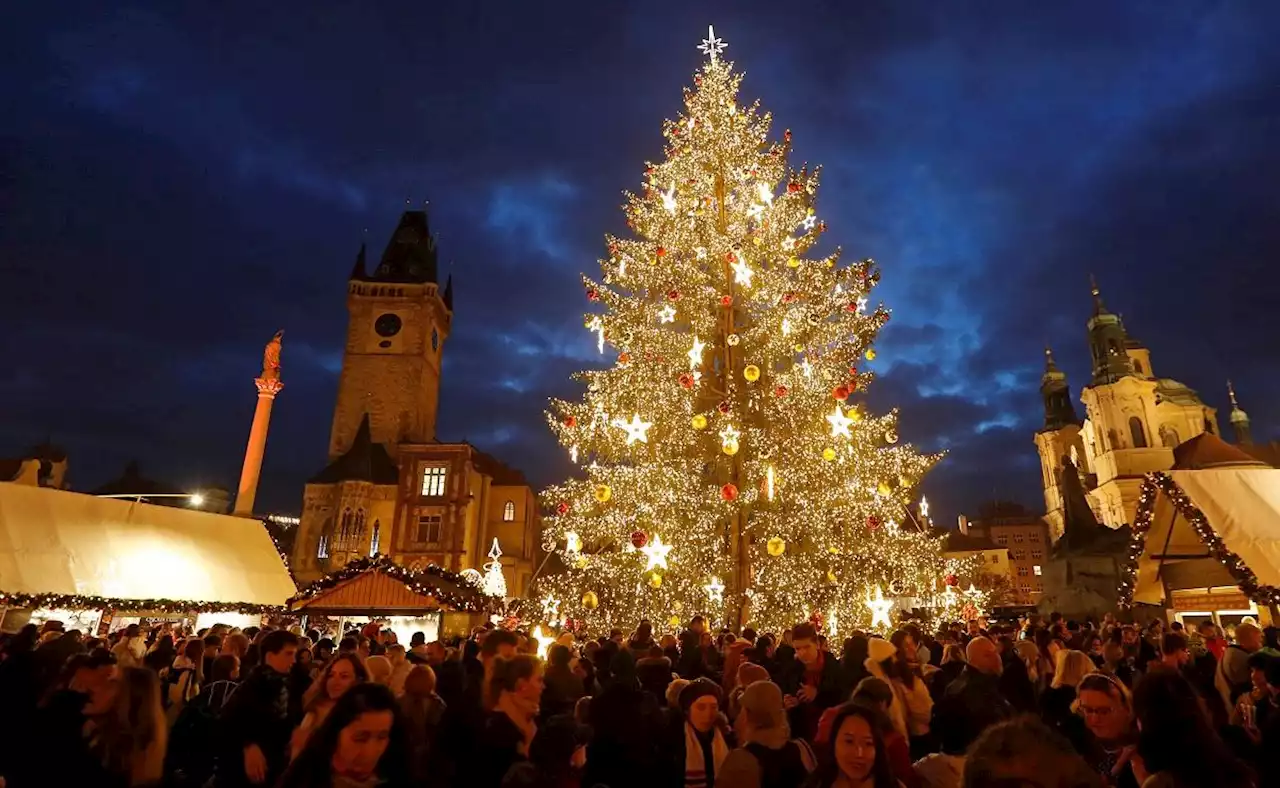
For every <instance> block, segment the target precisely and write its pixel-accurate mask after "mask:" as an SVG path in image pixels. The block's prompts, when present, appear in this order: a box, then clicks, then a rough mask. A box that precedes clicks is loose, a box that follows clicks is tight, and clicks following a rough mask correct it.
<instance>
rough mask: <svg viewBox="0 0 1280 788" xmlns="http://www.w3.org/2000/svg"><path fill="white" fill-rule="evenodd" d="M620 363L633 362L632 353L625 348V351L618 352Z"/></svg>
mask: <svg viewBox="0 0 1280 788" xmlns="http://www.w3.org/2000/svg"><path fill="white" fill-rule="evenodd" d="M618 363H619V364H629V363H631V354H630V353H628V352H627V351H625V350H624V351H622V352H621V353H619V354H618Z"/></svg>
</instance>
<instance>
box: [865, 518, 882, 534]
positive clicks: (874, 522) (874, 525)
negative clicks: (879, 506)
mask: <svg viewBox="0 0 1280 788" xmlns="http://www.w3.org/2000/svg"><path fill="white" fill-rule="evenodd" d="M867 527H868V528H870V529H871V530H872V531H877V530H879V529H880V518H879V517H876V516H875V515H874V514H873V515H871V516H870V517H868V518H867Z"/></svg>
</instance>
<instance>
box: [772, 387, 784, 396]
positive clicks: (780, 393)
mask: <svg viewBox="0 0 1280 788" xmlns="http://www.w3.org/2000/svg"><path fill="white" fill-rule="evenodd" d="M773 394H774V396H775V397H785V396H787V387H786V386H778V387H777V388H776V389H774V390H773Z"/></svg>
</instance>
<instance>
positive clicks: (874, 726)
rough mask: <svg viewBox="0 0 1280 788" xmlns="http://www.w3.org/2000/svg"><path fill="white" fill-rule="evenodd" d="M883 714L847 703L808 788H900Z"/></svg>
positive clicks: (838, 715) (833, 726)
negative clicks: (887, 747) (886, 744)
mask: <svg viewBox="0 0 1280 788" xmlns="http://www.w3.org/2000/svg"><path fill="white" fill-rule="evenodd" d="M879 717H880V713H879V712H877V711H876V710H875V709H871V708H868V707H866V706H862V705H859V704H856V703H846V704H844V705H843V706H841V707H840V710H839V711H837V712H836V718H835V719H834V720H833V721H832V723H831V739H830V740H829V741H828V742H827V743H826V745H825V746H824V747H823V750H822V752H821V753H820V754H819V756H820V757H819V761H818V770H817V771H815V772H814V773H813V775H812V776H811V777H810V778H809V780H808V781H806V782H805V784H804V785H805V788H898V780H897V779H896V778H895V777H894V776H893V769H892V768H891V767H890V766H889V758H888V756H887V755H886V754H885V749H884V739H883V737H882V736H881V735H880V731H881V730H882V729H883V727H884V724H883V723H882V721H881V720H880V719H879Z"/></svg>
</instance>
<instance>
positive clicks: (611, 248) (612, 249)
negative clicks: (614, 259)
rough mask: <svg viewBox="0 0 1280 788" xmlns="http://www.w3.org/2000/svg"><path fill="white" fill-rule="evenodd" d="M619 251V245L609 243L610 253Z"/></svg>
mask: <svg viewBox="0 0 1280 788" xmlns="http://www.w3.org/2000/svg"><path fill="white" fill-rule="evenodd" d="M617 253H618V245H617V244H609V254H617Z"/></svg>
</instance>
